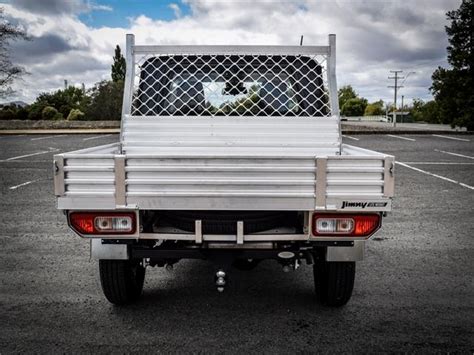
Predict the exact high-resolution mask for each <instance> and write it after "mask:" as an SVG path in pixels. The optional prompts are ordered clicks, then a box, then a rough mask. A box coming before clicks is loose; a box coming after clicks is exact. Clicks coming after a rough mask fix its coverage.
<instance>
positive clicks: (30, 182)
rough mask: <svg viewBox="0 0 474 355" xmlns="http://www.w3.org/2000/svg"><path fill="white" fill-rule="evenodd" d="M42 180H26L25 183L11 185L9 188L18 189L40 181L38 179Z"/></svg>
mask: <svg viewBox="0 0 474 355" xmlns="http://www.w3.org/2000/svg"><path fill="white" fill-rule="evenodd" d="M40 180H41V179H36V180H31V181H27V182H24V183H22V184H19V185H15V186H10V187H9V189H10V190H16V189H18V188H19V187H22V186H26V185H29V184H32V183H34V182H38V181H40Z"/></svg>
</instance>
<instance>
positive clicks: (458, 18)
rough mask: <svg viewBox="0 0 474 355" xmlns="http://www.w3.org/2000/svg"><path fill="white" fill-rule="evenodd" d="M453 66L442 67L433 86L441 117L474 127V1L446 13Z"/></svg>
mask: <svg viewBox="0 0 474 355" xmlns="http://www.w3.org/2000/svg"><path fill="white" fill-rule="evenodd" d="M446 16H447V19H448V20H450V21H451V23H450V25H449V26H446V33H447V35H448V41H449V46H448V48H447V51H448V62H449V64H450V65H451V69H445V68H441V67H438V69H436V71H435V72H434V73H433V75H432V80H433V84H432V86H431V88H430V90H431V92H432V93H433V96H434V98H435V101H436V104H437V106H438V108H439V113H438V114H439V120H441V122H443V123H451V124H452V125H453V126H454V125H460V126H465V127H467V129H468V130H474V87H473V85H474V82H473V81H474V80H473V78H474V68H473V65H474V36H473V33H474V0H463V2H462V4H461V6H460V7H459V9H457V10H454V11H449V12H448V13H446Z"/></svg>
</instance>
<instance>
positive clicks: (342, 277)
mask: <svg viewBox="0 0 474 355" xmlns="http://www.w3.org/2000/svg"><path fill="white" fill-rule="evenodd" d="M313 272H314V285H315V288H316V297H317V299H318V301H319V302H321V303H322V304H324V305H326V306H330V307H341V306H344V305H345V304H346V303H347V302H348V301H349V300H350V298H351V296H352V289H353V288H354V279H355V262H328V261H316V262H315V264H314V265H313Z"/></svg>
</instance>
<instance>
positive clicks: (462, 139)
mask: <svg viewBox="0 0 474 355" xmlns="http://www.w3.org/2000/svg"><path fill="white" fill-rule="evenodd" d="M432 136H433V137H439V138H446V139H454V140H455V141H463V142H470V140H469V139H464V138H456V137H448V136H441V135H439V134H432Z"/></svg>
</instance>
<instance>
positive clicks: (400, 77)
mask: <svg viewBox="0 0 474 355" xmlns="http://www.w3.org/2000/svg"><path fill="white" fill-rule="evenodd" d="M390 73H394V74H395V76H389V77H388V78H389V79H394V80H395V85H394V86H388V87H389V88H394V89H395V90H394V97H393V118H392V121H393V122H392V126H393V127H396V126H397V113H396V110H397V91H398V89H400V88H402V87H403V86H401V85H398V80H401V79H404V77H402V76H398V73H403V70H390Z"/></svg>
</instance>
